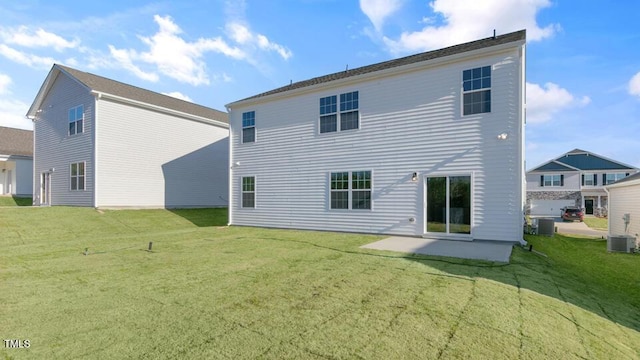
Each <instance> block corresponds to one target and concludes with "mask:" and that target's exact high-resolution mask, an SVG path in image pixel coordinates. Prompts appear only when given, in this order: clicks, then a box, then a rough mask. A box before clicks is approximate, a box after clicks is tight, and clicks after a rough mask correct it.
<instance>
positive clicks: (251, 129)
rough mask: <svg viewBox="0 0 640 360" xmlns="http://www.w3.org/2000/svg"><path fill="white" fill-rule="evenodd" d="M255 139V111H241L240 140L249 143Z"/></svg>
mask: <svg viewBox="0 0 640 360" xmlns="http://www.w3.org/2000/svg"><path fill="white" fill-rule="evenodd" d="M255 141H256V112H255V111H249V112H245V113H242V142H243V143H250V142H255Z"/></svg>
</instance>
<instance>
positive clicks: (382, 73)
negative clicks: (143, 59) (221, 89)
mask: <svg viewBox="0 0 640 360" xmlns="http://www.w3.org/2000/svg"><path fill="white" fill-rule="evenodd" d="M524 45H525V42H524V41H522V40H520V41H514V42H510V43H506V44H501V45H496V46H492V47H486V48H482V49H477V50H472V51H467V52H463V53H459V54H454V55H449V56H443V57H438V58H435V59H431V60H426V61H418V62H415V63H411V64H407V65H403V66H395V67H391V68H388V69H384V70H378V71H372V72H369V73H366V74H360V75H353V76H347V77H345V78H342V79H337V80H331V81H327V82H323V83H320V84H314V85H309V86H305V87H301V88H297V89H292V90H285V91H282V92H278V93H275V94H271V95H266V96H261V97H259V98H253V99H247V100H240V101H236V102H232V103H229V104H227V105H225V106H226V107H227V109H228V110H231V109H233V108H236V107H245V106H250V105H253V104H258V103H264V102H270V101H273V100H276V99H281V98H288V97H295V96H299V95H302V94H306V93H313V92H317V91H319V90H321V89H325V88H333V87H339V86H343V85H345V84H356V83H360V82H364V81H370V80H373V79H377V78H383V77H389V76H396V75H401V74H404V73H410V72H413V71H417V70H423V69H428V68H432V67H437V66H441V65H443V64H452V63H456V62H460V61H466V60H473V59H475V58H479V57H484V56H487V55H494V54H499V53H502V52H508V51H514V50H517V49H520V48H521V47H522V46H524ZM371 65H375V64H371ZM327 75H329V74H327ZM321 76H325V75H321Z"/></svg>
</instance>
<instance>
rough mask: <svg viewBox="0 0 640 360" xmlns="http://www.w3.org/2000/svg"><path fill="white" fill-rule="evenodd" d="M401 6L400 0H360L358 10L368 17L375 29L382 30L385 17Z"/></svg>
mask: <svg viewBox="0 0 640 360" xmlns="http://www.w3.org/2000/svg"><path fill="white" fill-rule="evenodd" d="M401 6H402V1H401V0H360V10H362V12H363V13H364V14H365V15H367V17H369V20H371V23H372V24H373V26H374V27H375V28H376V30H377V31H382V26H383V25H384V21H385V19H386V18H388V17H389V16H390V15H392V14H393V13H394V12H396V11H397V10H398V9H400V7H401Z"/></svg>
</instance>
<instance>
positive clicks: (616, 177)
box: [604, 173, 628, 185]
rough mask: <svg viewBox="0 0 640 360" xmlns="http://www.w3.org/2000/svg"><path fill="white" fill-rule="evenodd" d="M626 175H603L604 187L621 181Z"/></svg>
mask: <svg viewBox="0 0 640 360" xmlns="http://www.w3.org/2000/svg"><path fill="white" fill-rule="evenodd" d="M627 175H628V174H626V173H613V174H605V182H604V184H605V185H609V184H613V183H614V182H616V181H618V180H622V179H624V178H626V177H627Z"/></svg>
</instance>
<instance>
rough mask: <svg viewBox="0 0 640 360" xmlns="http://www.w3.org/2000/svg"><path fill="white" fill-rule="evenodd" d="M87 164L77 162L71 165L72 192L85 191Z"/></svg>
mask: <svg viewBox="0 0 640 360" xmlns="http://www.w3.org/2000/svg"><path fill="white" fill-rule="evenodd" d="M84 169H85V163H84V162H77V163H72V164H71V169H70V170H71V171H70V174H71V190H84V179H85V175H84V174H85V171H84Z"/></svg>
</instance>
